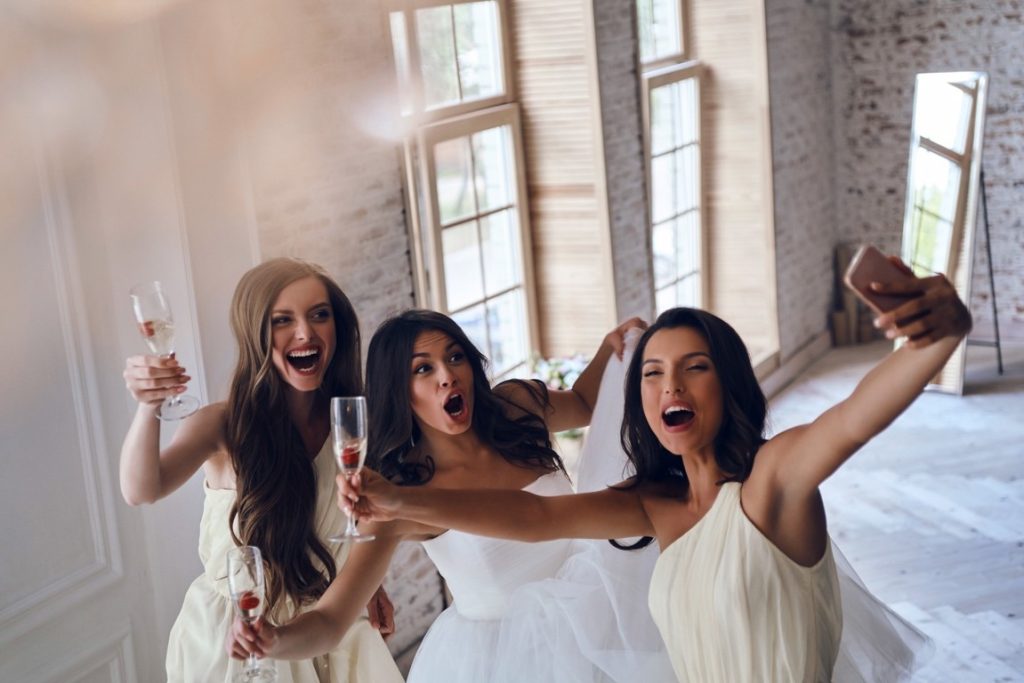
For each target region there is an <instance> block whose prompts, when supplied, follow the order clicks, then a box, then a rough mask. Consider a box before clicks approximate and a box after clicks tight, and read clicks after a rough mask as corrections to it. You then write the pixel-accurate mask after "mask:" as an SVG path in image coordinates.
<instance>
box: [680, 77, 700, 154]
mask: <svg viewBox="0 0 1024 683" xmlns="http://www.w3.org/2000/svg"><path fill="white" fill-rule="evenodd" d="M676 86H677V88H676V96H677V100H676V101H677V102H678V111H679V123H680V125H679V132H680V135H679V144H681V145H685V144H687V143H690V142H696V141H697V124H698V123H699V119H698V118H697V117H698V116H699V115H700V114H699V112H698V111H697V79H696V78H687V79H686V80H683V81H679V83H677V84H676Z"/></svg>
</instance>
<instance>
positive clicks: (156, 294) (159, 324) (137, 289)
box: [129, 280, 199, 421]
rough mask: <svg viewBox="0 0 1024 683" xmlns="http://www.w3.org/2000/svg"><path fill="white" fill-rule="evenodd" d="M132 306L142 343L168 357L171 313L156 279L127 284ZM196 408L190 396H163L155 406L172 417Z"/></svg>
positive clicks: (171, 346)
mask: <svg viewBox="0 0 1024 683" xmlns="http://www.w3.org/2000/svg"><path fill="white" fill-rule="evenodd" d="M129 294H130V295H131V298H132V310H133V311H135V322H136V323H138V326H139V334H141V335H142V339H143V341H145V342H146V346H148V347H149V350H150V352H151V353H153V354H154V355H157V356H160V357H161V358H169V357H170V356H171V354H173V353H174V316H172V315H171V304H170V302H169V301H168V300H167V295H165V294H164V290H163V288H162V287H161V286H160V283H159V282H157V281H155V280H154V281H153V282H143V283H141V284H137V285H135V286H134V287H132V288H131V290H130V291H129ZM198 408H199V401H198V400H197V399H196V398H195V397H194V396H172V397H170V398H165V399H164V402H163V403H161V404H160V407H159V408H158V409H157V412H156V416H157V417H158V418H160V419H161V420H165V421H173V420H180V419H182V418H184V417H188V416H189V415H191V414H192V413H194V412H196V410H197V409H198Z"/></svg>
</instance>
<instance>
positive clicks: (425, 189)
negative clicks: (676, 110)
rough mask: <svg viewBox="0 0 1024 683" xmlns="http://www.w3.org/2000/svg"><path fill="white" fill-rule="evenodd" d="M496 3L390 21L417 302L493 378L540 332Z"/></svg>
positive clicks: (429, 8)
mask: <svg viewBox="0 0 1024 683" xmlns="http://www.w3.org/2000/svg"><path fill="white" fill-rule="evenodd" d="M505 17H506V8H505V4H504V2H502V1H499V0H483V1H477V2H448V3H439V2H436V1H431V0H410V1H409V2H407V3H406V4H405V6H404V7H403V9H402V10H401V11H395V12H392V13H391V15H390V21H391V38H392V44H393V47H394V51H395V64H396V66H397V69H398V75H399V86H400V92H401V106H402V113H403V114H404V115H405V116H407V117H409V118H410V119H411V120H412V121H413V123H414V128H415V133H414V134H413V135H411V136H410V137H409V139H408V140H407V141H406V143H405V161H406V170H407V183H408V185H409V186H410V188H412V192H411V193H410V194H411V199H412V201H411V202H410V204H412V206H410V213H411V214H412V215H411V217H410V218H411V220H410V223H411V233H412V241H413V247H414V248H413V253H414V259H413V261H414V268H415V269H416V280H417V290H418V294H417V296H418V299H419V303H420V304H421V305H426V306H429V307H431V308H434V309H436V310H439V311H443V312H445V313H448V314H449V315H451V316H452V317H453V318H454V319H455V320H456V321H457V322H458V323H459V325H461V326H462V328H463V329H464V330H465V331H466V333H467V334H468V335H469V336H470V338H471V339H472V340H473V342H474V343H475V344H477V345H478V346H479V347H480V349H481V350H482V351H483V352H484V353H485V354H486V355H487V356H488V357H489V358H490V359H491V373H492V376H493V377H494V378H495V379H500V378H502V377H507V376H512V375H515V374H518V373H519V372H520V371H522V370H525V366H526V362H527V360H528V358H529V357H530V353H531V351H532V349H534V348H536V346H537V344H536V325H535V323H534V320H535V307H534V303H533V301H534V295H533V286H532V277H531V274H532V268H531V263H530V261H529V254H530V253H531V250H530V243H529V226H528V224H527V219H528V216H529V212H528V210H527V206H526V195H525V182H524V177H523V171H522V169H523V157H522V148H523V145H522V133H521V124H520V119H519V111H518V107H517V105H516V104H515V103H514V101H513V95H512V93H511V87H510V83H511V78H510V74H509V61H510V60H509V56H508V49H507V45H508V39H507V30H506V21H505Z"/></svg>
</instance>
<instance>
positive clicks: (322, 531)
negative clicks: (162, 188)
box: [121, 258, 401, 683]
mask: <svg viewBox="0 0 1024 683" xmlns="http://www.w3.org/2000/svg"><path fill="white" fill-rule="evenodd" d="M231 328H232V331H233V333H234V336H235V338H236V340H237V342H238V363H237V365H236V367H235V372H234V376H233V378H232V381H231V390H230V394H229V396H228V400H227V401H226V402H223V403H215V404H212V405H208V406H206V407H204V408H202V409H201V410H199V411H198V412H197V413H195V414H194V415H192V416H190V417H189V418H187V419H185V420H184V421H183V422H182V424H181V425H180V427H179V428H178V430H177V432H176V433H175V435H174V438H173V439H172V440H171V443H170V445H168V446H167V448H165V449H163V450H161V449H160V447H159V444H160V422H159V420H158V419H157V417H156V410H157V408H158V407H159V405H160V402H161V401H162V400H163V399H164V398H166V397H168V396H176V395H178V394H180V393H181V392H183V391H184V390H185V383H186V382H188V380H189V379H190V378H189V376H188V375H187V374H186V371H185V368H184V367H182V366H181V365H180V364H179V363H178V362H177V360H175V359H174V358H168V359H162V358H159V357H156V356H133V357H131V358H129V359H128V360H127V363H126V367H125V371H124V378H125V383H126V385H127V387H128V389H129V391H131V393H132V395H133V396H134V397H135V399H136V400H137V401H138V402H139V406H138V409H137V410H136V413H135V418H134V420H133V421H132V425H131V427H130V429H129V431H128V434H127V436H126V437H125V440H124V444H123V446H122V449H121V491H122V494H123V495H124V498H125V500H126V501H127V502H128V503H129V504H131V505H138V504H143V503H152V502H155V501H157V500H159V499H161V498H163V497H164V496H166V495H168V494H170V493H171V492H173V491H174V490H175V489H177V488H178V487H179V486H181V485H182V484H183V483H185V482H186V481H187V480H188V479H189V478H190V477H191V476H192V475H193V474H194V473H195V472H196V471H197V470H198V469H199V468H200V467H201V468H202V469H203V473H204V476H205V483H204V493H205V503H204V508H203V518H202V522H201V524H200V537H199V555H200V559H201V560H202V562H203V565H204V572H203V574H202V575H200V576H199V577H198V578H197V579H196V580H195V581H194V582H193V583H192V585H191V586H190V587H189V589H188V592H187V593H186V595H185V600H184V604H183V605H182V608H181V612H180V614H179V615H178V619H177V621H176V622H175V624H174V626H173V628H172V629H171V634H170V642H169V644H168V649H167V677H168V680H169V681H190V682H191V681H204V682H207V681H227V680H230V676H231V675H232V673H233V672H234V670H235V668H236V667H237V666H238V665H237V664H231V660H230V658H229V657H228V656H227V654H226V653H225V652H224V648H223V647H222V645H221V643H222V639H223V634H224V632H225V630H227V628H228V627H229V626H230V624H231V619H232V605H231V600H230V597H229V594H228V588H227V585H226V576H225V573H226V571H225V567H226V559H225V558H226V554H227V552H228V551H229V550H230V549H231V548H233V547H236V546H240V545H254V546H257V547H259V548H260V550H261V551H262V554H263V557H264V559H265V561H266V577H267V595H266V597H267V609H266V611H265V615H266V618H267V619H269V620H270V621H271V622H276V623H282V622H285V621H288V620H290V619H291V618H292V617H294V616H295V615H296V614H298V613H300V612H301V611H303V610H304V609H306V608H308V606H310V605H311V604H313V603H315V602H316V600H317V599H319V598H320V596H321V595H322V594H323V592H324V591H325V590H326V589H327V587H328V586H329V585H330V583H331V581H332V580H333V579H334V577H335V576H336V575H337V573H338V571H339V569H340V568H341V565H342V564H343V563H344V561H345V558H346V554H347V550H346V548H345V547H343V546H329V545H328V544H327V543H326V542H325V540H324V539H325V537H326V536H327V535H329V534H331V533H333V532H337V531H338V530H339V529H341V528H342V527H343V523H344V517H343V515H342V514H341V513H340V511H338V509H337V507H336V506H335V505H334V501H333V494H334V480H333V478H334V476H335V473H336V471H337V467H336V464H335V462H334V459H333V457H332V454H331V448H330V440H329V439H328V436H329V434H330V416H329V403H330V398H331V396H336V395H355V394H359V393H361V392H362V388H363V385H362V372H361V370H360V351H359V347H360V337H359V324H358V320H357V318H356V314H355V311H354V310H353V308H352V304H351V303H350V302H349V300H348V298H347V297H346V296H345V294H344V292H342V290H341V289H340V288H339V287H338V285H337V284H336V283H335V282H334V281H333V280H332V279H331V278H330V277H328V276H327V274H326V273H325V272H324V271H323V269H321V268H320V267H318V266H315V265H313V264H311V263H307V262H304V261H301V260H297V259H290V258H278V259H273V260H270V261H267V262H266V263H263V264H260V265H258V266H256V267H255V268H252V269H251V270H249V271H248V272H247V273H245V275H243V276H242V278H241V280H240V281H239V283H238V286H237V288H236V289H235V294H234V298H233V300H232V303H231ZM386 599H387V598H386V596H383V594H382V593H379V594H378V596H375V598H374V602H372V603H371V604H372V605H373V609H371V613H372V614H373V615H374V616H375V617H376V616H377V615H378V612H379V610H378V606H377V602H378V601H381V602H386ZM278 673H279V681H281V682H282V683H286V682H288V681H294V682H296V683H299V682H302V683H306V682H309V683H317V682H330V683H342V682H347V681H351V682H357V681H358V682H367V683H369V682H372V683H379V682H384V683H387V682H389V681H395V682H398V681H401V676H400V674H399V672H398V669H397V667H396V666H395V664H394V661H393V659H392V658H391V655H390V654H389V653H388V651H387V648H386V647H385V645H384V642H383V640H382V638H381V636H380V635H379V634H378V633H376V632H375V631H374V630H373V629H372V628H371V627H370V625H369V624H368V623H367V621H366V619H362V620H359V621H357V622H356V623H355V624H354V625H353V626H352V627H351V628H350V629H349V630H348V631H347V633H346V634H345V636H344V638H342V639H341V641H340V642H339V643H338V644H337V645H336V646H335V647H333V648H331V649H330V650H329V651H328V652H324V653H321V654H319V656H315V657H311V658H307V659H302V660H298V661H293V662H287V663H281V664H280V665H279V666H278Z"/></svg>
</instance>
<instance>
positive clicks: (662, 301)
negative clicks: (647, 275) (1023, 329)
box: [654, 285, 676, 313]
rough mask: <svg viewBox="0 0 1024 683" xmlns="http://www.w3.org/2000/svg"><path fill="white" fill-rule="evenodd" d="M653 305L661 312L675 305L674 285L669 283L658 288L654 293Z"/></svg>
mask: <svg viewBox="0 0 1024 683" xmlns="http://www.w3.org/2000/svg"><path fill="white" fill-rule="evenodd" d="M654 305H655V306H656V307H657V309H658V313H662V312H663V311H666V310H668V309H670V308H672V307H673V306H675V305H676V286H675V285H669V286H668V287H666V288H665V289H659V290H657V291H656V292H655V293H654Z"/></svg>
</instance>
